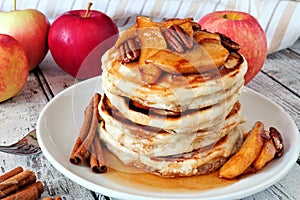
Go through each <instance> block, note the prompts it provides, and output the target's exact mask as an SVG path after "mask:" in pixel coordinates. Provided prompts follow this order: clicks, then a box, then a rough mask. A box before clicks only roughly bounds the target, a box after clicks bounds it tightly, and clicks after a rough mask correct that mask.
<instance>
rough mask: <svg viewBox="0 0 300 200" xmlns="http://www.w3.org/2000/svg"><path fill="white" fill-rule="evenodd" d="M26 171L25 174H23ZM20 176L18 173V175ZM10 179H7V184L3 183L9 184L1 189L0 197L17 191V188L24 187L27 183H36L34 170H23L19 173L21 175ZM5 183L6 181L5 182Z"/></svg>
mask: <svg viewBox="0 0 300 200" xmlns="http://www.w3.org/2000/svg"><path fill="white" fill-rule="evenodd" d="M22 173H24V174H22ZM16 176H18V175H16ZM11 179H12V180H10V179H7V184H5V185H3V186H4V187H5V186H7V187H6V188H4V189H2V190H0V191H1V192H0V198H2V197H5V196H8V195H9V194H11V193H13V192H16V191H17V190H19V189H21V188H23V187H24V186H26V185H30V184H32V183H35V181H36V176H35V174H34V173H33V172H31V171H29V170H26V171H24V172H21V173H20V174H19V177H16V179H15V176H14V177H12V178H11ZM3 183H5V182H3Z"/></svg>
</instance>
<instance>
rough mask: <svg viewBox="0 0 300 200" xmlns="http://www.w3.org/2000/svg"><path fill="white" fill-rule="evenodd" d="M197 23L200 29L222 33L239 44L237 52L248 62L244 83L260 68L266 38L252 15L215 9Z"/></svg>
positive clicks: (264, 57) (263, 60) (264, 52)
mask: <svg viewBox="0 0 300 200" xmlns="http://www.w3.org/2000/svg"><path fill="white" fill-rule="evenodd" d="M199 24H200V25H201V28H202V29H206V30H208V31H210V32H219V33H222V34H224V35H226V36H228V37H230V38H231V39H232V40H233V41H235V42H236V43H238V44H239V45H240V46H241V49H240V50H239V52H240V53H241V54H242V55H244V56H245V58H246V60H247V62H248V71H247V73H246V75H245V84H247V83H248V82H249V81H250V80H252V79H253V78H254V77H255V75H256V74H257V73H258V72H259V71H260V70H261V68H262V67H263V65H264V62H265V60H266V56H267V38H266V34H265V32H264V30H263V29H262V27H261V26H260V24H259V22H258V21H257V20H256V19H255V18H254V17H253V16H252V15H250V14H248V13H244V12H239V11H216V12H212V13H209V14H207V15H205V16H203V18H201V19H200V20H199Z"/></svg>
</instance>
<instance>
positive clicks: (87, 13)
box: [84, 2, 93, 18]
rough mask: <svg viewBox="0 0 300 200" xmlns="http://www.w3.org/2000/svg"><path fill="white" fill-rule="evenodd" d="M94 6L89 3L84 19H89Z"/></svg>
mask: <svg viewBox="0 0 300 200" xmlns="http://www.w3.org/2000/svg"><path fill="white" fill-rule="evenodd" d="M92 5H93V3H91V2H89V4H88V7H87V9H86V12H85V15H84V18H87V17H88V16H89V14H90V10H91V7H92Z"/></svg>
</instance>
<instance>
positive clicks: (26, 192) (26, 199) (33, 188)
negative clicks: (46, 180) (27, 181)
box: [3, 181, 44, 200]
mask: <svg viewBox="0 0 300 200" xmlns="http://www.w3.org/2000/svg"><path fill="white" fill-rule="evenodd" d="M43 192H44V186H43V184H42V182H40V181H38V182H35V183H33V184H31V185H29V186H27V187H26V188H24V189H22V190H20V191H18V192H17V193H14V194H12V195H10V196H8V197H5V198H3V200H16V199H17V200H35V199H36V200H37V199H38V198H39V197H40V195H41V194H42V193H43Z"/></svg>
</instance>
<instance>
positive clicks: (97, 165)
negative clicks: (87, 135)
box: [90, 135, 107, 173]
mask: <svg viewBox="0 0 300 200" xmlns="http://www.w3.org/2000/svg"><path fill="white" fill-rule="evenodd" d="M90 166H91V169H92V171H93V172H95V173H104V172H106V171H107V165H106V163H105V161H104V156H103V150H102V147H101V143H100V139H99V136H98V135H96V136H95V138H94V141H93V145H92V152H91V157H90Z"/></svg>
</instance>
